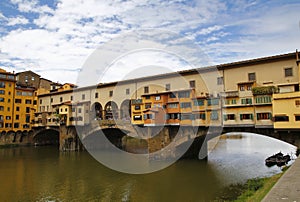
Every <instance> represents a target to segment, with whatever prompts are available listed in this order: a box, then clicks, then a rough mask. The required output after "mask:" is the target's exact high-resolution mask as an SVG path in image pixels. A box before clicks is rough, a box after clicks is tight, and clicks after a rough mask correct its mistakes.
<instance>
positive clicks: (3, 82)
mask: <svg viewBox="0 0 300 202" xmlns="http://www.w3.org/2000/svg"><path fill="white" fill-rule="evenodd" d="M15 83H16V78H15V75H14V73H9V72H6V71H5V70H3V69H0V131H1V132H2V131H3V132H7V131H11V130H13V116H14V99H13V97H14V93H15V92H14V90H15Z"/></svg>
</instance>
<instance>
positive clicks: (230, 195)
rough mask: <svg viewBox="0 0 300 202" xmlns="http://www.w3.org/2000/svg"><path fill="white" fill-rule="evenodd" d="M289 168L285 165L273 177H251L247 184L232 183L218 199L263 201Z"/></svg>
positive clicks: (237, 201) (245, 201)
mask: <svg viewBox="0 0 300 202" xmlns="http://www.w3.org/2000/svg"><path fill="white" fill-rule="evenodd" d="M287 169H288V167H285V168H284V169H283V172H281V173H279V174H276V175H273V176H271V177H266V178H255V179H249V180H247V182H246V183H245V184H233V185H230V186H228V187H226V188H225V189H224V190H223V191H222V192H223V193H222V194H220V197H218V198H217V199H216V201H235V202H251V201H261V200H262V199H263V198H264V197H265V196H266V195H267V193H269V191H270V190H271V188H272V187H273V186H274V185H275V183H276V182H277V181H278V180H279V179H280V177H281V176H282V175H283V174H284V173H285V171H286V170H287Z"/></svg>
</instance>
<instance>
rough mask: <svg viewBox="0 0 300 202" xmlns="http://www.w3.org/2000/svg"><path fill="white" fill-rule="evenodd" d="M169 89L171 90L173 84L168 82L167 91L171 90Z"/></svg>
mask: <svg viewBox="0 0 300 202" xmlns="http://www.w3.org/2000/svg"><path fill="white" fill-rule="evenodd" d="M169 90H171V84H169V83H167V84H166V91H169Z"/></svg>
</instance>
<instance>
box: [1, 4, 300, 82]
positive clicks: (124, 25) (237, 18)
mask: <svg viewBox="0 0 300 202" xmlns="http://www.w3.org/2000/svg"><path fill="white" fill-rule="evenodd" d="M299 10H300V1H298V0H285V1H283V0H282V1H278V0H272V1H266V0H235V1H224V0H212V1H205V0H169V1H167V0H40V1H38V0H1V2H0V68H2V69H5V70H7V71H11V72H12V71H15V72H20V71H25V70H32V71H34V72H36V73H38V74H39V75H41V76H42V77H44V78H47V79H50V80H52V81H55V82H56V81H58V82H61V83H66V82H71V83H76V81H77V80H78V78H77V77H78V75H80V72H92V73H93V72H101V75H102V76H101V77H100V76H99V75H97V76H98V77H100V78H99V79H98V81H99V82H110V81H117V80H121V79H122V78H124V77H125V78H128V77H126V75H129V74H130V73H131V74H132V72H135V70H134V69H130V67H133V66H134V67H135V68H138V69H139V70H140V69H142V68H144V69H147V70H149V68H150V69H151V66H155V67H167V69H169V70H170V71H178V70H182V69H188V68H194V67H197V68H199V67H203V66H207V65H214V64H221V63H229V62H234V61H240V60H245V59H252V58H257V57H264V56H271V55H277V54H283V53H289V52H294V51H295V50H296V49H300V43H299V42H300V29H299V21H300V13H299ZM95 53H97V54H95ZM93 55H94V56H93ZM91 58H93V59H92V60H93V63H91V62H90V60H91ZM95 58H97V59H96V60H95ZM199 58H201V60H200V59H199ZM91 64H92V65H91ZM187 64H190V65H187ZM92 66H93V67H92ZM83 68H84V69H89V70H90V69H91V68H99V69H98V70H97V71H83ZM153 69H156V72H157V73H160V70H157V68H153ZM158 69H159V68H158ZM125 70H127V72H126V71H125ZM103 72H105V73H106V74H104V73H103ZM139 72H142V73H141V74H139V75H138V76H143V71H139ZM145 72H147V71H145ZM162 73H164V71H163V72H162ZM87 75H88V74H87ZM87 75H85V78H88V76H87ZM124 75H125V76H124Z"/></svg>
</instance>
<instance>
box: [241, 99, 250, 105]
mask: <svg viewBox="0 0 300 202" xmlns="http://www.w3.org/2000/svg"><path fill="white" fill-rule="evenodd" d="M241 101H242V104H252V99H251V98H243V99H242V100H241Z"/></svg>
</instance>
